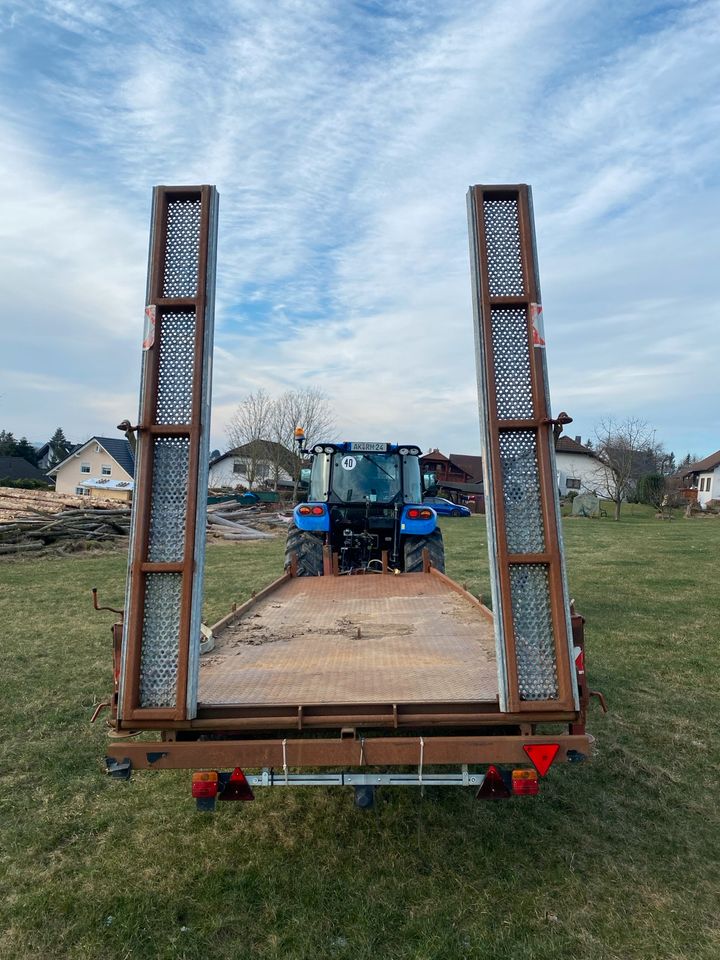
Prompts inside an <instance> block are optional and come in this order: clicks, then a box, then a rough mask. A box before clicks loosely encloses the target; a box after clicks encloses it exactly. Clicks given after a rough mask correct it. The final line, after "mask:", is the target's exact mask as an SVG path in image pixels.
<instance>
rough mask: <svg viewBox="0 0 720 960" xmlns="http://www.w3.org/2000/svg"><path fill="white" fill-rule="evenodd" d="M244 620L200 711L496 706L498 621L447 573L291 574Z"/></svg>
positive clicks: (207, 680) (223, 630) (206, 661)
mask: <svg viewBox="0 0 720 960" xmlns="http://www.w3.org/2000/svg"><path fill="white" fill-rule="evenodd" d="M238 613H239V617H238V619H237V620H236V621H235V622H230V623H228V624H226V625H224V626H218V627H216V628H214V633H215V634H216V641H217V642H216V646H215V649H214V650H213V651H212V652H211V653H209V654H207V655H206V656H203V657H202V658H201V667H200V682H199V704H198V706H199V707H200V708H201V709H202V708H203V707H206V708H207V707H215V706H231V705H242V706H243V707H248V706H250V705H257V706H269V705H303V704H307V705H311V704H347V703H352V704H380V703H383V704H384V703H396V704H400V703H410V702H416V703H426V704H432V703H438V704H441V703H469V702H475V703H477V702H492V703H494V702H495V701H496V700H497V693H498V679H497V663H496V657H495V634H494V628H493V621H492V613H491V612H490V611H489V610H488V609H487V608H486V607H483V606H482V605H481V604H480V603H479V602H478V601H476V600H475V598H473V597H471V596H470V594H467V593H465V591H463V590H462V589H461V588H459V586H458V585H457V584H454V583H453V582H452V581H451V580H449V579H448V578H447V577H443V576H441V575H438V574H437V573H417V574H406V575H403V576H393V575H391V574H385V575H382V574H376V575H366V576H351V577H348V576H343V577H336V576H335V577H333V576H329V577H293V578H288V579H287V580H285V581H284V582H281V583H280V584H279V586H278V587H277V588H276V589H275V590H273V591H272V592H269V593H265V595H264V596H263V597H262V598H258V600H257V601H256V602H255V603H252V604H250V605H248V606H247V607H246V608H244V609H243V610H242V612H241V611H238Z"/></svg>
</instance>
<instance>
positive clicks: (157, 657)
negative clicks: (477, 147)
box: [106, 185, 592, 809]
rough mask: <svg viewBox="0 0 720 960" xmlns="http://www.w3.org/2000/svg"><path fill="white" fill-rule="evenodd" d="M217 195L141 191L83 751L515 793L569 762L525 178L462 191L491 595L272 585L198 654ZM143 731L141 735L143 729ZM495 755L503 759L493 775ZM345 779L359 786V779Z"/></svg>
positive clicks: (227, 794)
mask: <svg viewBox="0 0 720 960" xmlns="http://www.w3.org/2000/svg"><path fill="white" fill-rule="evenodd" d="M217 202H218V201H217V194H216V192H215V189H214V188H213V187H208V186H204V187H157V188H156V189H155V193H154V203H153V219H152V227H151V249H150V263H149V272H148V294H147V303H148V306H147V308H146V331H145V340H144V344H143V375H142V387H141V402H140V415H139V420H138V424H137V426H136V427H135V428H133V429H134V430H136V431H137V461H136V488H135V498H134V503H133V521H132V527H131V542H130V557H129V566H128V581H127V589H126V600H125V607H124V611H123V619H122V622H121V623H118V624H116V625H115V628H114V644H115V678H116V687H115V692H114V695H113V697H112V701H111V704H110V707H111V721H110V722H111V726H112V730H111V733H110V738H109V743H108V748H107V756H106V765H107V771H108V773H109V774H111V775H112V776H114V777H117V778H126V777H128V776H129V775H130V774H131V772H132V770H133V769H143V768H146V769H157V770H159V769H171V768H176V769H177V768H181V769H188V770H193V771H195V773H194V774H193V796H195V797H196V798H197V799H198V804H199V805H200V806H201V808H203V809H208V808H210V807H212V806H214V802H215V799H216V798H217V797H219V798H220V799H249V798H250V797H251V796H252V789H251V788H252V787H263V786H268V787H270V786H292V785H309V784H318V785H319V784H338V785H345V786H353V787H355V788H356V791H359V792H360V793H359V795H360V796H365V797H367V791H368V790H371V789H372V788H373V787H375V786H377V785H384V784H397V785H419V786H426V785H432V784H448V785H449V784H457V785H460V786H472V787H474V788H475V789H478V790H479V795H482V796H487V797H491V798H497V797H504V796H510V795H512V794H532V793H535V792H537V786H538V783H537V779H538V776H540V777H542V776H544V775H545V774H546V773H547V772H548V770H549V768H550V767H551V765H553V764H556V763H560V762H579V761H582V760H586V759H588V758H589V757H590V755H591V752H592V737H591V736H590V735H589V734H588V733H587V731H586V726H585V722H586V714H587V707H588V702H589V699H590V697H591V695H592V694H591V691H589V689H588V686H587V681H586V677H585V663H584V636H583V626H584V621H583V619H582V617H580V616H578V615H577V614H576V613H575V611H574V610H573V609H572V606H571V602H570V599H569V594H568V589H567V583H566V578H565V570H564V560H563V550H562V534H561V525H560V518H559V507H558V503H557V484H556V479H555V462H554V439H555V437H556V435H557V434H558V432H559V430H560V429H561V428H562V424H563V423H565V422H568V420H569V418H567V417H566V416H565V415H561V416H560V417H559V418H556V419H553V418H552V417H551V415H550V408H549V400H548V391H547V371H546V365H545V355H544V354H545V351H544V347H545V340H544V330H543V328H542V322H541V316H542V308H541V307H540V304H539V299H540V295H539V285H538V282H537V264H536V258H535V247H534V236H533V230H532V206H531V199H530V191H529V188H528V187H526V186H524V185H514V186H501V187H473V188H471V190H470V194H469V211H470V236H471V264H472V268H473V277H474V291H475V333H476V343H477V357H478V385H479V396H480V414H481V418H480V419H481V432H482V447H483V463H484V471H485V490H486V504H487V511H488V517H487V522H488V542H489V551H490V573H491V589H492V610H490V609H489V608H488V607H486V606H485V605H483V604H482V603H481V602H480V601H479V600H478V599H477V598H475V597H473V596H472V595H471V594H469V593H468V592H467V591H466V590H465V589H464V588H463V587H462V586H461V585H460V584H458V583H455V582H454V581H453V580H452V579H451V578H450V577H448V576H446V575H445V574H444V573H441V572H440V571H439V570H436V569H434V568H433V566H432V563H431V561H430V555H429V553H428V552H427V551H425V552H424V557H423V561H424V562H423V570H422V572H420V573H403V574H400V575H397V573H396V572H394V571H393V570H391V569H390V567H389V565H388V563H387V557H386V556H385V555H384V556H383V561H382V564H381V566H382V569H381V570H378V571H376V572H369V571H368V572H366V573H365V574H364V575H359V576H358V575H353V576H348V575H339V569H338V563H337V556H335V555H333V552H332V547H331V545H330V544H329V543H327V544H326V546H325V547H324V557H323V576H317V577H308V576H298V567H297V563H296V562H295V561H292V562H291V563H290V566H289V569H287V570H286V571H285V573H284V574H283V575H282V576H280V577H279V578H278V579H277V580H276V581H274V582H273V583H271V584H270V585H268V586H267V587H266V588H265V589H264V590H262V591H260V592H259V593H258V594H257V595H256V596H254V597H253V598H252V599H251V600H250V601H248V602H247V603H245V604H243V605H242V606H240V607H237V608H236V609H233V610H231V611H230V613H229V614H228V615H227V616H226V617H225V618H223V619H222V620H221V621H220V622H219V623H217V624H215V625H214V626H213V627H212V633H213V637H214V641H215V647H214V649H213V650H210V651H209V652H208V653H206V654H203V655H202V656H201V653H200V636H201V630H200V627H201V623H200V611H201V607H202V590H203V566H204V551H205V510H206V496H205V490H206V487H207V472H208V449H209V444H208V433H209V431H208V425H209V411H210V399H209V398H210V370H211V356H212V302H213V290H214V250H215V230H216V224H217ZM150 733H154V734H155V739H147V737H148V734H150ZM508 766H509V767H512V768H513V769H512V770H507V769H504V768H505V767H508ZM363 791H366V793H365V794H363Z"/></svg>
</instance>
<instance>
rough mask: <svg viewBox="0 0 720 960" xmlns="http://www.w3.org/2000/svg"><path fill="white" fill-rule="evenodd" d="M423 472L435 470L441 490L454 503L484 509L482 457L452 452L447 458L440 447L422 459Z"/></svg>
mask: <svg viewBox="0 0 720 960" xmlns="http://www.w3.org/2000/svg"><path fill="white" fill-rule="evenodd" d="M420 464H421V466H422V471H423V473H434V474H435V478H436V480H437V486H438V493H439V495H440V496H442V497H447V499H448V500H452V501H453V503H468V504H470V505H475V508H476V510H478V511H479V512H484V509H485V499H484V488H483V473H482V457H477V456H472V455H470V454H465V453H451V454H450V456H449V457H446V456H445V454H444V453H441V452H440V451H439V450H438V449H437V448H435V449H433V450H429V451H428V452H427V453H426V454H424V455H423V456H422V457H421V458H420Z"/></svg>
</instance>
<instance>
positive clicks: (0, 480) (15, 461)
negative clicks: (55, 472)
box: [0, 457, 50, 487]
mask: <svg viewBox="0 0 720 960" xmlns="http://www.w3.org/2000/svg"><path fill="white" fill-rule="evenodd" d="M7 480H13V481H15V480H20V481H22V480H42V482H43V483H45V484H47V485H48V486H49V485H50V484H49V481H48V478H47V477H46V476H45V474H44V473H43V471H42V470H38V468H37V467H36V466H35V465H34V464H32V463H29V462H28V461H27V460H25V459H24V458H23V457H0V487H1V486H2V485H3V484H4V483H5V482H6V481H7Z"/></svg>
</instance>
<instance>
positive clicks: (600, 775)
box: [0, 511, 720, 960]
mask: <svg viewBox="0 0 720 960" xmlns="http://www.w3.org/2000/svg"><path fill="white" fill-rule="evenodd" d="M444 529H445V534H446V541H447V552H448V572H449V573H450V574H451V575H452V576H454V577H455V578H456V579H458V580H460V581H463V582H466V583H467V584H468V586H469V587H470V589H471V590H474V591H475V592H480V593H483V594H484V595H485V596H487V595H488V593H489V587H488V580H487V558H486V554H485V540H484V523H483V521H482V519H480V518H473V519H471V520H449V521H446V522H445V523H444ZM565 537H566V546H567V556H568V568H569V577H570V584H571V592H572V595H573V596H574V597H575V599H576V601H577V605H578V608H579V609H580V610H581V612H582V613H584V615H585V616H586V617H587V620H588V624H587V645H588V655H587V662H588V672H589V676H590V680H591V684H592V685H593V686H595V687H598V688H600V689H602V690H603V691H604V692H605V694H606V696H607V698H608V701H609V704H610V711H611V712H610V714H609V715H608V716H607V717H602V716H601V715H600V713H599V711H598V710H597V708H596V707H595V708H593V711H592V714H591V718H590V728H591V730H592V732H593V733H594V734H595V735H596V737H597V742H598V750H597V756H596V758H595V760H594V762H593V763H592V764H585V765H583V766H580V767H572V768H553V770H552V771H551V772H550V775H549V776H548V778H547V780H546V781H544V782H543V784H542V794H541V796H540V797H538V798H527V799H518V800H516V801H512V802H508V803H498V804H493V803H479V802H476V801H475V800H474V799H473V796H472V793H470V792H469V791H468V792H465V791H461V790H457V789H455V790H453V789H436V790H428V791H427V792H426V793H425V795H424V796H421V794H420V792H419V791H418V790H410V789H407V790H405V791H403V790H400V789H396V790H387V791H386V792H385V794H384V796H383V797H382V799H381V796H380V795H379V798H378V805H377V807H376V809H375V810H373V811H371V812H367V813H363V812H360V811H357V810H355V808H354V807H353V805H352V796H351V794H350V792H349V791H341V790H331V789H324V788H323V789H302V790H301V789H297V790H293V791H288V792H284V791H282V790H277V791H267V792H266V793H262V792H261V793H260V795H259V796H258V798H257V800H256V801H255V803H252V804H230V805H228V806H227V807H225V808H223V809H221V810H220V811H219V812H218V813H217V814H216V815H215V816H202V815H199V814H196V813H195V812H194V808H193V803H192V801H191V800H190V796H189V783H188V780H189V777H188V775H187V774H184V773H159V772H147V773H141V774H137V775H135V776H134V777H133V779H132V780H131V781H130V783H127V784H125V783H117V782H113V781H110V780H109V779H108V778H106V777H105V775H104V773H103V768H102V765H101V757H102V756H103V746H104V733H103V729H102V724H98V725H96V726H95V727H90V726H89V725H88V719H89V716H90V714H91V712H92V708H93V705H94V704H95V703H96V702H97V701H98V700H100V699H104V697H105V696H106V695H107V693H108V692H109V688H110V683H111V676H110V656H111V654H110V633H109V624H110V622H111V620H110V619H108V615H107V614H103V615H99V614H95V613H93V612H92V610H91V604H90V588H91V587H93V586H97V587H98V588H99V589H100V596H101V601H103V602H105V603H109V604H110V605H112V606H114V605H118V606H119V605H121V602H122V595H123V581H124V568H125V561H124V558H123V556H121V555H120V554H102V555H95V556H89V555H88V556H82V557H77V558H64V559H60V558H58V559H44V560H43V559H33V560H25V561H12V562H4V563H3V564H2V565H0V631H1V635H0V636H1V640H0V642H1V650H2V674H1V681H0V683H1V689H0V711H1V716H0V732H1V739H0V758H1V759H0V764H1V765H0V879H1V882H2V891H3V897H2V898H1V902H0V957H3V958H30V957H48V956H53V957H62V958H66V957H67V958H77V960H80V958H82V960H87V958H101V957H102V958H113V960H114V958H133V960H134V958H153V960H155V958H187V960H190V958H204V960H205V958H223V960H224V958H233V960H236V958H241V960H245V958H251V957H252V958H288V960H292V958H320V960H324V958H352V960H366V958H371V957H372V958H373V960H385V958H388V960H404V958H427V960H435V958H437V960H441V958H442V960H444V958H448V960H450V958H453V960H459V958H492V960H495V958H497V960H520V958H523V960H526V958H527V960H529V958H533V960H545V958H547V960H565V958H567V960H571V958H572V960H585V958H588V960H590V958H593V960H601V958H602V960H611V958H612V960H614V958H617V960H635V958H637V960H640V958H642V960H648V958H650V960H655V958H693V960H717V958H718V957H720V935H719V933H718V930H719V927H718V911H719V909H720V866H719V864H720V816H719V812H720V802H719V801H718V793H719V791H718V773H719V771H720V751H719V750H718V718H719V717H720V697H719V693H718V690H719V687H720V684H719V682H718V681H719V679H720V669H719V668H720V662H719V660H720V658H719V655H718V637H719V635H720V630H719V627H720V599H719V594H718V589H717V583H718V556H719V555H720V551H719V550H718V544H719V542H720V523H717V522H713V521H710V520H698V521H683V520H676V521H674V522H671V523H668V522H661V521H656V520H653V519H651V518H648V517H647V516H645V515H643V514H642V511H640V512H638V513H637V514H635V515H630V514H628V515H627V516H624V517H623V519H622V520H621V521H620V523H614V522H612V521H611V520H604V519H603V520H597V521H586V520H568V521H565ZM281 553H282V544H281V543H279V542H272V543H269V544H268V543H259V544H256V545H233V546H224V547H212V548H210V549H209V552H208V591H207V592H208V599H207V618H208V619H209V620H214V619H216V618H217V617H219V616H220V615H222V614H223V613H225V612H226V611H227V609H228V607H229V603H230V601H231V600H242V599H244V598H246V597H247V596H248V595H249V593H250V591H251V590H252V589H253V588H256V587H259V586H262V585H263V584H265V583H266V582H267V581H268V580H269V579H271V578H272V577H273V576H274V575H276V574H277V572H278V571H279V569H280V565H281Z"/></svg>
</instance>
